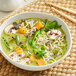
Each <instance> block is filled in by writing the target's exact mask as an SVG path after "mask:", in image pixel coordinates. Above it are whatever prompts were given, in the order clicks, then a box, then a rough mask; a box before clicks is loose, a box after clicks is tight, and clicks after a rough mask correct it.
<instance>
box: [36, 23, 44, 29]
mask: <svg viewBox="0 0 76 76" xmlns="http://www.w3.org/2000/svg"><path fill="white" fill-rule="evenodd" d="M35 27H36V29H37V30H40V29H41V28H42V27H43V25H42V23H41V22H40V21H38V22H37V23H36V24H35Z"/></svg>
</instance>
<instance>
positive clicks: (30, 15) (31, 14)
mask: <svg viewBox="0 0 76 76" xmlns="http://www.w3.org/2000/svg"><path fill="white" fill-rule="evenodd" d="M26 18H41V19H48V20H49V21H54V20H56V21H57V22H58V24H60V25H62V29H63V31H64V32H65V34H66V40H67V51H66V54H65V55H64V56H63V57H62V58H61V59H59V60H58V61H56V62H54V63H52V64H49V65H45V66H26V65H21V64H19V63H17V62H14V61H13V60H11V59H10V58H9V57H7V56H6V54H5V53H4V52H3V51H2V47H1V46H0V50H1V53H2V55H3V56H4V57H5V58H6V59H7V60H8V61H10V62H11V63H12V64H14V65H16V66H18V67H20V68H22V69H27V70H32V71H38V70H44V69H47V68H49V66H53V65H55V64H56V63H58V62H59V61H60V60H62V59H63V58H65V57H66V56H67V54H68V53H69V51H70V49H71V35H70V32H69V29H68V27H67V25H66V24H65V23H64V21H62V20H61V19H60V18H57V17H55V16H52V15H48V14H44V13H40V12H29V13H21V14H18V15H15V16H13V17H10V18H9V19H7V20H6V21H5V22H4V23H3V24H2V25H1V26H0V34H1V33H2V31H3V29H4V28H5V26H7V25H9V24H10V23H11V22H13V21H15V20H18V19H26ZM31 67H34V68H31ZM41 67H42V68H41Z"/></svg>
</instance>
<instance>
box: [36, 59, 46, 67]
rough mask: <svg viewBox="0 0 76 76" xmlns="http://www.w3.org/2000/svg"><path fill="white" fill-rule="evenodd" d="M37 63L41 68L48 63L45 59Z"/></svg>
mask: <svg viewBox="0 0 76 76" xmlns="http://www.w3.org/2000/svg"><path fill="white" fill-rule="evenodd" d="M36 62H37V64H38V65H39V66H42V65H46V63H45V61H44V60H43V59H38V60H37V61H36Z"/></svg>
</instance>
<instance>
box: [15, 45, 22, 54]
mask: <svg viewBox="0 0 76 76" xmlns="http://www.w3.org/2000/svg"><path fill="white" fill-rule="evenodd" d="M22 52H23V50H22V48H21V47H19V46H18V47H17V48H16V53H17V54H19V53H22Z"/></svg>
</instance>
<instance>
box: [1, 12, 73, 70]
mask: <svg viewBox="0 0 76 76" xmlns="http://www.w3.org/2000/svg"><path fill="white" fill-rule="evenodd" d="M31 13H32V14H44V15H49V16H52V17H55V18H57V19H59V20H60V21H62V22H63V23H64V24H65V27H66V28H67V31H68V33H69V37H70V46H69V49H68V50H67V52H66V53H65V55H64V56H63V57H61V58H60V59H59V60H57V61H56V62H53V63H51V64H48V65H43V66H30V65H23V64H20V63H18V62H15V61H13V60H12V59H11V58H9V57H8V56H7V55H6V54H5V53H4V51H3V50H2V49H1V47H0V53H1V54H2V55H3V56H4V57H5V59H7V61H9V62H10V63H11V64H13V65H15V66H16V67H19V68H21V69H25V70H30V71H40V69H39V68H44V67H45V68H46V67H47V69H48V68H50V67H53V66H54V65H55V64H57V63H59V62H60V61H61V60H63V59H64V58H65V57H66V56H67V55H68V54H69V52H70V50H71V46H72V39H71V34H70V31H69V28H68V27H67V24H66V23H65V22H64V21H63V20H62V19H60V18H58V17H56V16H53V15H51V14H47V13H42V12H23V13H20V14H17V15H14V16H12V17H10V18H8V19H6V20H5V21H4V22H3V23H5V22H7V21H8V20H10V19H11V18H13V17H16V16H19V15H22V14H31ZM3 23H2V24H1V26H2V25H3ZM1 26H0V27H1ZM0 29H1V28H0ZM0 46H1V45H0ZM25 67H26V68H34V70H32V69H26V68H25ZM36 69H37V70H36ZM38 69H39V70H38ZM41 70H45V69H41Z"/></svg>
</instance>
